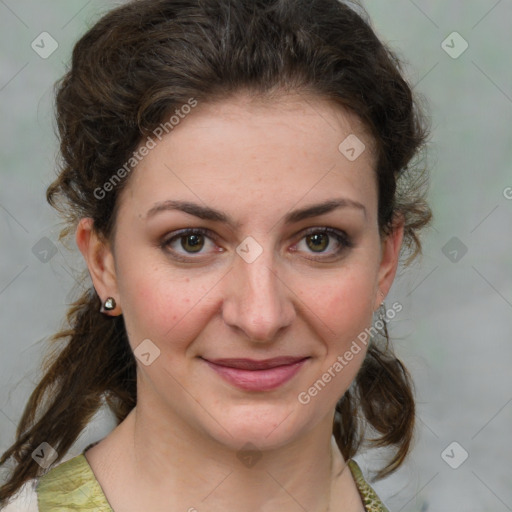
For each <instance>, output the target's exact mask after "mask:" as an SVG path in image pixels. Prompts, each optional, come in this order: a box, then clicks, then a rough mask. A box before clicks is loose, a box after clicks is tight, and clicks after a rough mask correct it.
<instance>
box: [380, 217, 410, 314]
mask: <svg viewBox="0 0 512 512" xmlns="http://www.w3.org/2000/svg"><path fill="white" fill-rule="evenodd" d="M403 236H404V218H403V216H401V215H400V216H397V217H396V218H395V220H394V222H393V229H392V231H391V233H389V234H388V235H387V236H386V237H385V238H384V239H383V240H382V243H381V261H380V265H379V271H378V279H377V283H378V291H380V292H381V293H377V294H376V297H375V305H374V310H375V311H377V309H379V306H380V304H381V303H382V301H383V300H384V298H385V297H386V295H387V294H388V292H389V290H390V288H391V285H392V284H393V281H394V279H395V275H396V271H397V268H398V261H399V258H400V249H401V247H402V240H403Z"/></svg>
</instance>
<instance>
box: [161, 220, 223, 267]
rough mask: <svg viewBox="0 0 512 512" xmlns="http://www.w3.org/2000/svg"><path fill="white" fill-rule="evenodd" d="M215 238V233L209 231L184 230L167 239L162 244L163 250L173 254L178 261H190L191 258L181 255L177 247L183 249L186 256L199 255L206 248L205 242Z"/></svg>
mask: <svg viewBox="0 0 512 512" xmlns="http://www.w3.org/2000/svg"><path fill="white" fill-rule="evenodd" d="M213 238H214V237H213V233H211V232H210V231H209V230H207V229H202V228H194V229H192V228H189V229H182V230H181V231H178V232H176V233H174V234H173V236H171V237H170V238H166V239H165V240H164V241H163V242H162V244H161V248H162V249H164V250H167V251H170V252H172V253H173V255H174V256H175V257H176V259H178V260H183V261H188V260H190V259H191V258H187V257H185V256H183V253H180V251H179V250H178V249H177V248H176V246H179V247H180V248H181V249H183V250H184V251H185V254H199V253H201V250H202V249H203V247H204V246H205V240H211V239H213ZM192 259H193V258H192Z"/></svg>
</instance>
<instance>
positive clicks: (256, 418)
mask: <svg viewBox="0 0 512 512" xmlns="http://www.w3.org/2000/svg"><path fill="white" fill-rule="evenodd" d="M301 409H302V410H301ZM304 412H305V411H304V409H303V408H302V406H301V405H300V404H297V405H295V404H293V405H292V404H290V405H288V406H284V405H283V404H282V403H280V404H272V405H270V404H254V403H252V404H247V405H243V406H234V407H233V410H232V411H223V413H222V418H223V420H222V427H225V429H224V428H222V427H220V426H219V425H218V424H217V423H215V425H214V430H213V431H211V430H210V432H209V434H210V436H211V437H213V438H215V440H216V441H217V442H219V443H222V444H223V445H225V446H228V447H229V448H231V449H232V450H234V451H239V450H241V449H244V446H246V445H248V444H251V445H254V446H255V447H256V448H258V449H259V450H273V449H277V448H280V447H282V446H285V445H287V444H289V443H290V442H293V441H294V440H295V439H297V438H298V437H300V435H301V434H303V433H305V432H306V431H307V430H308V428H312V425H311V423H312V422H311V421H309V422H308V418H306V417H305V416H304Z"/></svg>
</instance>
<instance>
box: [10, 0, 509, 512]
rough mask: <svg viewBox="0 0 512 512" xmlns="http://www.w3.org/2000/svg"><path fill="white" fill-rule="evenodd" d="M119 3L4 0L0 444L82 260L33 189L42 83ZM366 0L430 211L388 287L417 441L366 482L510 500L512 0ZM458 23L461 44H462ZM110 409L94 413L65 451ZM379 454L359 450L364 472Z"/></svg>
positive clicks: (396, 501)
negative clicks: (414, 405) (382, 474)
mask: <svg viewBox="0 0 512 512" xmlns="http://www.w3.org/2000/svg"><path fill="white" fill-rule="evenodd" d="M115 4H116V3H115V2H105V1H100V0H92V1H89V2H87V1H86V0H66V1H63V0H55V1H53V2H51V3H50V2H36V1H34V0H30V1H28V0H27V1H20V2H14V0H0V20H1V21H0V23H1V25H0V26H1V29H2V30H1V31H0V41H1V50H0V59H1V66H0V102H1V114H2V115H1V117H0V130H1V131H0V137H1V141H2V157H1V178H0V247H1V267H0V333H1V334H0V343H1V345H0V347H1V352H0V372H1V374H0V389H1V390H2V392H1V394H0V450H1V451H3V450H5V449H6V448H7V447H8V446H9V445H10V444H11V442H12V441H13V436H14V432H15V425H16V423H17V421H18V419H19V416H20V414H21V411H22V409H23V406H24V404H25V402H26V400H27V398H28V396H29V394H30V392H31V390H32V388H33V386H34V385H35V383H36V382H37V379H38V377H39V376H40V362H41V357H42V356H43V354H44V350H45V347H46V346H47V345H46V342H45V340H46V338H47V337H48V336H50V335H51V334H52V333H54V332H55V331H56V330H58V329H59V328H60V326H61V323H62V321H63V319H64V315H65V312H66V309H67V306H66V305H67V304H68V303H69V302H70V301H71V300H72V298H73V294H72V293H71V288H72V286H73V285H74V283H75V277H76V276H78V274H79V273H80V271H81V270H82V269H83V268H84V266H83V263H82V260H81V256H80V254H79V253H78V251H77V250H76V249H74V248H73V247H72V249H73V251H68V250H66V248H65V247H63V246H62V245H61V244H60V243H59V242H58V241H57V237H58V233H59V230H60V227H61V226H60V225H59V220H58V218H57V217H56V214H55V213H54V211H53V210H52V209H51V208H50V207H49V206H48V205H47V204H46V201H45V197H44V190H45V189H46V187H47V186H48V185H49V183H50V182H51V181H52V180H53V177H54V172H55V167H56V166H55V158H56V154H57V153H56V151H57V147H56V139H55V136H54V133H53V130H54V122H53V117H52V115H53V114H52V87H53V83H54V82H55V80H56V79H57V78H59V77H60V76H61V75H62V74H63V72H64V71H65V68H66V67H65V66H66V63H67V62H68V60H69V57H70V53H71V49H72V45H73V43H74V42H75V41H76V39H77V38H78V37H79V36H80V35H81V34H82V33H83V32H84V31H85V30H86V29H87V27H89V26H91V25H92V24H93V23H94V21H95V20H96V19H97V18H98V16H99V15H100V14H101V13H102V12H105V11H107V10H108V9H109V8H111V7H112V6H114V5H115ZM365 5H366V7H367V9H368V12H369V13H370V16H371V18H372V21H373V24H374V27H375V29H376V31H377V33H378V34H379V35H380V36H381V37H382V38H383V39H384V40H385V41H387V42H388V43H389V44H390V45H391V46H392V47H393V48H394V49H395V50H396V51H397V52H398V53H399V55H400V56H401V57H403V58H404V59H405V60H406V61H407V62H408V65H407V67H406V72H407V75H408V77H409V79H410V81H411V83H412V84H414V86H415V89H416V90H417V91H418V92H420V93H422V94H424V95H425V96H426V97H427V98H428V102H429V106H430V115H431V116H432V127H433V136H432V140H431V147H430V156H429V164H430V166H431V168H432V179H431V189H430V190H431V191H430V200H431V205H432V208H433V210H434V215H435V222H434V225H433V227H432V228H431V229H430V230H429V231H428V232H426V233H425V237H424V245H425V249H424V257H423V258H422V260H421V261H418V262H417V263H416V264H414V265H413V266H412V267H411V268H409V269H407V270H406V271H405V272H404V273H403V274H402V273H400V275H399V277H398V278H397V280H396V282H395V284H394V286H393V289H392V292H391V294H390V296H389V298H388V301H387V302H388V303H389V304H392V303H393V302H394V301H395V300H398V301H399V302H401V303H402V304H403V307H404V309H403V311H402V312H400V313H399V314H398V315H397V317H396V318H395V320H393V321H392V322H391V323H390V329H391V334H392V337H393V338H394V340H395V347H396V349H397V352H398V353H399V355H400V357H401V358H402V359H403V360H404V362H405V364H406V366H407V367H408V368H409V369H410V371H411V372H412V374H413V376H414V380H415V384H416V392H417V402H418V418H417V419H418V430H417V436H416V441H415V446H414V449H413V452H412V455H411V457H410V458H409V461H408V463H407V465H406V466H404V467H403V469H401V470H400V471H398V472H397V473H396V474H395V475H393V476H392V477H390V478H388V479H386V480H384V481H380V482H377V483H375V484H374V487H375V489H376V490H377V492H378V493H380V495H381V497H382V498H383V499H384V500H385V502H386V503H387V505H388V507H389V508H390V509H391V510H393V511H404V512H407V511H413V510H422V511H427V510H429V511H439V512H441V511H453V510H457V511H458V510H464V511H479V512H481V511H492V512H500V511H506V510H512V469H511V468H512V464H511V460H512V443H511V442H510V439H511V438H510V434H511V431H512V429H511V426H512V403H511V402H512V387H511V377H510V367H511V365H512V339H511V338H512V336H511V334H512V315H511V313H512V272H511V265H510V262H511V255H512V241H511V238H512V237H511V225H512V224H511V220H512V199H508V198H512V188H510V189H509V188H507V187H512V172H511V161H512V149H511V143H512V137H511V126H512V65H511V64H512V62H511V61H512V59H511V54H510V46H511V38H510V20H511V19H512V2H511V1H510V0H500V1H497V0H464V1H463V0H445V1H436V2H434V1H430V2H427V1H421V0H415V1H412V0H394V1H387V2H383V1H380V2H377V1H373V2H369V1H367V2H365ZM44 31H46V32H49V33H50V34H51V36H52V37H53V38H54V39H55V40H56V41H57V42H58V45H59V46H58V48H57V50H56V51H55V52H54V53H53V54H52V55H51V56H49V57H48V58H41V57H40V56H39V55H38V54H37V53H36V52H35V51H34V50H33V49H32V48H31V43H32V41H34V40H35V39H36V38H37V37H38V36H39V34H41V32H44ZM454 31H455V32H458V33H459V34H460V36H461V37H462V38H463V39H464V40H465V41H467V43H468V45H469V46H468V48H467V50H466V51H465V52H464V53H462V54H461V55H457V54H458V53H459V52H460V50H461V49H462V48H463V46H462V44H463V41H462V39H460V38H459V37H458V36H451V35H450V34H452V33H453V32H454ZM448 36H450V37H448ZM447 37H448V39H447V42H446V43H445V44H444V46H445V48H446V45H449V46H451V47H452V48H451V49H450V48H446V49H447V50H448V51H449V52H451V53H452V55H451V56H450V55H449V54H448V53H447V52H446V51H445V50H444V49H443V47H442V42H443V41H444V40H446V38H447ZM38 40H40V39H38ZM48 48H49V46H48V45H46V49H48ZM454 57H456V58H454ZM507 197H508V198H507ZM453 237H455V239H453ZM42 239H43V241H42V242H41V240H42ZM36 244H39V245H36ZM447 244H448V245H447ZM34 247H35V248H34ZM464 249H467V252H466V253H465V254H463V253H464ZM44 250H50V252H48V253H47V254H46V258H49V260H48V261H47V262H44V252H43V251H44ZM52 251H53V252H55V254H53V255H52ZM454 251H455V252H454ZM42 260H43V261H42ZM112 425H113V424H112V422H111V420H110V419H109V417H108V415H105V414H102V415H100V416H99V417H98V418H97V420H96V421H95V422H93V424H91V426H90V427H89V428H88V429H87V431H86V432H85V433H84V435H83V436H82V437H81V438H80V440H79V441H78V442H77V444H76V446H75V447H74V449H73V450H72V451H71V452H70V456H71V455H73V454H77V453H79V452H80V450H81V449H83V448H84V447H85V445H86V444H87V443H89V442H92V441H95V440H97V439H99V437H102V436H103V435H105V434H106V433H107V432H108V431H109V429H110V428H111V427H112ZM452 442H457V443H458V444H457V445H455V447H453V445H452V447H450V448H449V449H448V450H447V451H445V449H446V448H447V447H448V446H449V445H450V444H451V443H452ZM465 452H467V453H468V458H467V459H466V460H465V461H464V462H463V463H462V464H460V463H461V461H462V456H463V455H464V453H465ZM443 453H444V456H442V454H443ZM379 457H380V455H379V454H376V453H373V452H370V453H364V454H361V455H360V456H358V457H357V460H358V461H359V462H360V464H361V465H362V467H363V470H364V471H365V472H367V471H368V470H369V469H371V467H372V465H373V466H375V465H376V464H378V463H379ZM446 461H448V462H450V464H451V465H452V466H456V465H458V464H460V466H459V467H458V468H457V469H453V468H452V467H450V465H449V464H448V463H447V462H446ZM367 474H368V473H367Z"/></svg>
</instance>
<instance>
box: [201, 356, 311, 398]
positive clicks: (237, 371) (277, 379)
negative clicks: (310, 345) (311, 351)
mask: <svg viewBox="0 0 512 512" xmlns="http://www.w3.org/2000/svg"><path fill="white" fill-rule="evenodd" d="M201 359H202V360H203V361H204V362H205V363H206V364H208V366H209V367H210V368H211V369H212V370H214V371H215V372H216V373H217V374H218V375H219V376H220V377H222V378H223V379H224V380H225V381H227V382H229V383H230V384H232V385H234V386H236V387H237V388H240V389H243V390H245V391H270V390H272V389H276V388H278V387H280V386H282V385H284V384H285V383H286V382H288V381H289V380H291V379H292V378H293V377H294V376H295V375H296V374H297V372H299V370H300V369H301V368H302V367H303V366H304V364H305V363H306V361H307V360H308V359H310V358H309V357H291V356H289V357H288V356H284V357H275V358H272V359H264V360H255V359H212V360H208V359H204V358H201Z"/></svg>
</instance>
